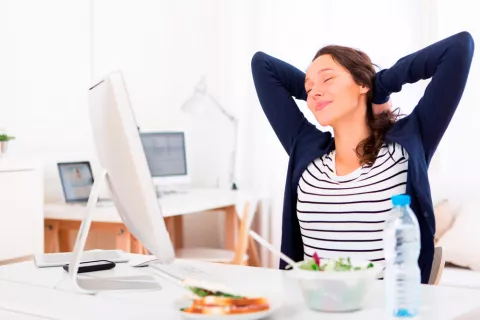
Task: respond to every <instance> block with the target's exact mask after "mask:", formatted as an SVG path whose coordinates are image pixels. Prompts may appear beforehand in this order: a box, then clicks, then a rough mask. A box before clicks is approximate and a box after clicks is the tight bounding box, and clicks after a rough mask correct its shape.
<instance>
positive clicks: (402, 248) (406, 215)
mask: <svg viewBox="0 0 480 320" xmlns="http://www.w3.org/2000/svg"><path fill="white" fill-rule="evenodd" d="M391 200H392V203H393V209H392V210H391V212H390V214H391V215H390V217H389V219H387V222H386V225H385V238H384V245H385V262H386V264H385V267H386V269H385V286H386V300H387V312H388V313H389V314H390V315H391V316H393V317H396V318H414V317H417V316H418V313H419V307H420V290H421V276H420V268H419V266H418V256H419V254H420V228H419V226H418V220H417V217H416V216H415V213H414V212H413V211H412V209H411V208H410V197H409V196H408V195H397V196H394V197H392V199H391Z"/></svg>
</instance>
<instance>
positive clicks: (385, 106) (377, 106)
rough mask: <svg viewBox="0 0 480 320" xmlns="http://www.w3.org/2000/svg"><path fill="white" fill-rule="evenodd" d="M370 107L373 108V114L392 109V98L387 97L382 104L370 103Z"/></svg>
mask: <svg viewBox="0 0 480 320" xmlns="http://www.w3.org/2000/svg"><path fill="white" fill-rule="evenodd" d="M372 108H373V114H374V115H378V114H380V113H382V112H383V111H387V112H389V111H392V99H388V101H387V102H385V103H382V104H375V103H372Z"/></svg>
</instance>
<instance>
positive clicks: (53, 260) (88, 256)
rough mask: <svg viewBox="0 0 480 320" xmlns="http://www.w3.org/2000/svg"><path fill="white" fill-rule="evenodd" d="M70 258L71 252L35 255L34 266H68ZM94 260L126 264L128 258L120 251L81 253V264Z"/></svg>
mask: <svg viewBox="0 0 480 320" xmlns="http://www.w3.org/2000/svg"><path fill="white" fill-rule="evenodd" d="M72 257H73V253H72V252H60V253H46V254H39V255H35V264H36V265H37V267H58V266H63V265H65V264H69V263H70V262H71V260H72ZM96 260H109V261H112V262H127V261H128V260H129V257H128V256H127V255H126V254H125V252H123V251H122V250H89V251H84V252H83V253H82V258H81V261H82V262H83V261H96Z"/></svg>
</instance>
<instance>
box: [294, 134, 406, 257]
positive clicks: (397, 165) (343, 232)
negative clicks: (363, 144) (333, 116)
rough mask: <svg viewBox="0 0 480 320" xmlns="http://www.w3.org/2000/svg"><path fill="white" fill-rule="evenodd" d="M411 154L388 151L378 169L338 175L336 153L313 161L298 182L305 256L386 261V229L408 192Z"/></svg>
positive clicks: (399, 149) (388, 148) (364, 168)
mask: <svg viewBox="0 0 480 320" xmlns="http://www.w3.org/2000/svg"><path fill="white" fill-rule="evenodd" d="M407 169H408V155H407V152H406V151H405V149H403V148H402V147H401V146H400V145H398V144H395V143H393V144H390V145H388V146H387V145H386V144H384V146H383V147H382V149H381V150H380V152H379V154H378V157H377V159H376V160H375V163H374V164H373V166H371V167H368V166H362V167H360V168H358V169H357V170H355V171H354V172H352V173H350V174H348V175H344V176H337V175H336V174H335V151H332V152H331V153H329V154H326V155H324V156H323V157H322V158H318V159H316V160H315V161H313V162H312V163H311V164H310V165H309V166H308V167H307V169H306V170H305V172H304V173H303V174H302V177H301V178H300V181H299V184H298V198H297V217H298V220H299V222H300V229H301V233H302V239H303V246H304V253H305V258H308V257H311V256H312V255H313V253H314V252H317V254H318V255H319V256H320V257H324V258H338V257H351V258H352V259H354V258H357V259H362V260H370V261H377V262H380V263H382V262H381V261H383V260H384V253H383V230H384V225H385V220H386V217H387V215H388V214H389V212H390V210H391V209H392V203H391V200H390V198H391V197H392V196H394V195H397V194H403V193H405V189H406V181H407Z"/></svg>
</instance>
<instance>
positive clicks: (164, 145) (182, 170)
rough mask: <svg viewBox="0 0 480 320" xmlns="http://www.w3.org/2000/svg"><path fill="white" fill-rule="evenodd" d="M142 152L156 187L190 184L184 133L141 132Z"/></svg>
mask: <svg viewBox="0 0 480 320" xmlns="http://www.w3.org/2000/svg"><path fill="white" fill-rule="evenodd" d="M140 137H141V140H142V144H143V150H144V151H145V155H146V157H147V162H148V167H149V169H150V174H151V176H152V179H153V182H154V184H155V185H156V186H157V187H160V188H162V187H165V188H169V187H175V186H179V185H185V184H189V183H190V175H189V172H188V169H189V167H188V157H187V147H186V133H185V132H184V131H168V132H141V133H140Z"/></svg>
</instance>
